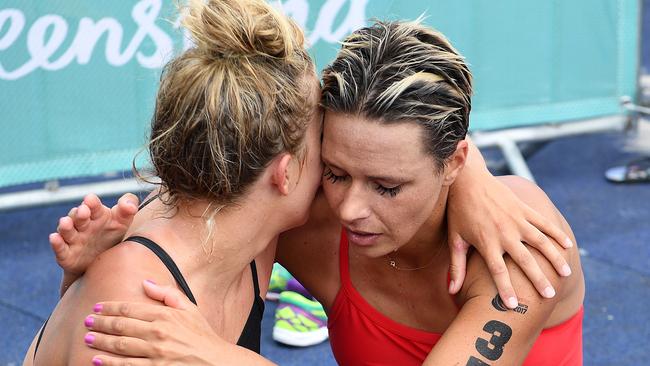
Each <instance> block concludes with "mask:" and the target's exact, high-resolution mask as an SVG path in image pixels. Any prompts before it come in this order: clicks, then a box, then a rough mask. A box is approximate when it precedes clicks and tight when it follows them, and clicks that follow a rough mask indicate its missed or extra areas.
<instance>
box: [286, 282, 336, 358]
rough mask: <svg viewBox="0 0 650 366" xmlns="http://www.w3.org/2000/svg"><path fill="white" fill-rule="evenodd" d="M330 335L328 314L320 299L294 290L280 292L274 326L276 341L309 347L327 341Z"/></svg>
mask: <svg viewBox="0 0 650 366" xmlns="http://www.w3.org/2000/svg"><path fill="white" fill-rule="evenodd" d="M328 336H329V334H328V331H327V315H326V314H325V310H324V309H323V306H322V305H321V304H320V303H319V302H318V301H315V300H309V299H307V298H306V297H304V296H303V295H301V294H299V293H297V292H292V291H284V292H282V293H281V294H280V303H279V305H278V308H277V309H276V311H275V325H274V326H273V339H274V340H275V341H277V342H280V343H283V344H286V345H289V346H295V347H308V346H313V345H316V344H319V343H321V342H323V341H325V340H326V339H327V338H328Z"/></svg>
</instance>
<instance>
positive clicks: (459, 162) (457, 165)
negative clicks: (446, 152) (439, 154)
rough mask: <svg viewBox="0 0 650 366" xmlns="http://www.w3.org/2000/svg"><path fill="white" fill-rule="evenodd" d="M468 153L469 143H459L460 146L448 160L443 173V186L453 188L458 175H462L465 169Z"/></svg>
mask: <svg viewBox="0 0 650 366" xmlns="http://www.w3.org/2000/svg"><path fill="white" fill-rule="evenodd" d="M467 152H468V147H467V141H465V140H462V141H460V142H458V145H456V151H454V153H453V154H452V155H451V156H450V157H449V158H448V159H447V166H446V167H445V170H444V173H443V174H444V175H443V179H444V180H443V182H442V184H443V185H445V186H451V185H452V184H453V183H454V181H455V180H456V177H458V174H460V172H461V171H462V170H463V168H464V167H465V162H466V161H467Z"/></svg>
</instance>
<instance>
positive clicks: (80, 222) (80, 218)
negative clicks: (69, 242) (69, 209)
mask: <svg viewBox="0 0 650 366" xmlns="http://www.w3.org/2000/svg"><path fill="white" fill-rule="evenodd" d="M90 215H91V214H90V208H89V207H88V205H86V204H85V203H82V204H81V205H79V207H78V208H77V211H76V214H75V216H74V217H72V223H73V224H74V227H75V229H77V231H84V230H86V228H87V227H88V224H90Z"/></svg>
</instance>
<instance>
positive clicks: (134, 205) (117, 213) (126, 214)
mask: <svg viewBox="0 0 650 366" xmlns="http://www.w3.org/2000/svg"><path fill="white" fill-rule="evenodd" d="M138 202H139V199H138V197H137V196H136V195H134V194H132V193H127V194H125V195H123V196H122V197H120V199H119V200H117V204H116V205H115V206H113V208H112V209H111V211H112V213H113V217H114V218H115V219H116V220H117V221H118V222H119V223H120V224H123V225H125V226H128V225H130V224H131V221H132V220H133V216H134V215H135V214H136V213H137V212H138Z"/></svg>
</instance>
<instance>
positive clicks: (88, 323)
mask: <svg viewBox="0 0 650 366" xmlns="http://www.w3.org/2000/svg"><path fill="white" fill-rule="evenodd" d="M93 324H95V318H93V317H92V316H91V315H88V316H87V317H86V319H84V325H85V326H86V328H92V326H93Z"/></svg>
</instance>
